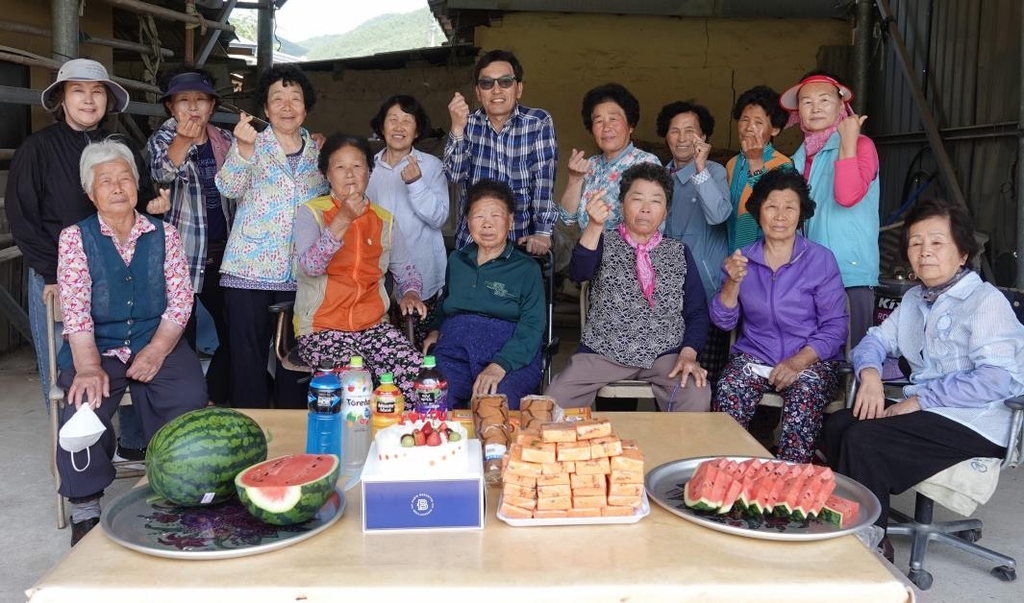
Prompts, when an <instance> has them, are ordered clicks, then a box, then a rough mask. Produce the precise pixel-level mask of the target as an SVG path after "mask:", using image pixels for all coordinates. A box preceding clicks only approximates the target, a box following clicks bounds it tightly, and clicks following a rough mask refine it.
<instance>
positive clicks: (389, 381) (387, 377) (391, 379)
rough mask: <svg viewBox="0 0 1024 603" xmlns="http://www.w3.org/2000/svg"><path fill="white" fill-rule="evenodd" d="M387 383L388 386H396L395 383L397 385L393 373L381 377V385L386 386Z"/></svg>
mask: <svg viewBox="0 0 1024 603" xmlns="http://www.w3.org/2000/svg"><path fill="white" fill-rule="evenodd" d="M385 383H387V384H388V385H394V383H395V376H394V375H392V374H391V373H384V374H383V375H381V376H380V384H381V385H384V384H385Z"/></svg>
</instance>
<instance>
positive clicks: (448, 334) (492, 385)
mask: <svg viewBox="0 0 1024 603" xmlns="http://www.w3.org/2000/svg"><path fill="white" fill-rule="evenodd" d="M515 207H516V206H515V197H514V196H513V194H512V189H511V188H509V187H508V185H507V184H505V183H502V182H498V181H495V180H489V179H486V178H485V179H483V180H480V181H478V182H476V183H475V184H473V185H471V186H470V187H469V189H467V191H466V220H467V226H468V228H469V234H470V236H471V237H472V238H473V242H472V243H470V244H469V245H467V246H466V247H463V248H462V249H459V250H457V251H455V252H453V253H452V254H451V256H450V257H449V258H448V275H447V279H446V283H445V285H446V286H445V294H444V299H443V300H442V302H441V305H440V306H438V312H437V314H438V315H437V317H436V318H435V319H434V321H433V323H432V325H431V326H432V327H433V330H432V331H431V333H430V335H428V336H427V340H426V341H425V342H424V345H423V350H424V352H426V351H427V349H428V348H429V347H430V346H431V345H432V344H434V343H435V342H436V343H437V346H436V348H435V349H434V356H435V357H436V358H437V368H438V369H439V370H440V371H441V373H442V374H443V375H444V376H445V377H446V378H447V379H448V405H449V407H456V406H458V407H465V405H466V404H467V403H468V402H469V400H470V398H471V397H472V396H474V395H478V394H494V393H498V394H505V395H506V396H507V397H508V403H509V407H510V408H513V409H517V408H519V399H520V398H522V397H523V396H525V395H528V394H532V393H535V392H536V388H537V384H538V383H539V382H540V368H541V353H540V349H541V339H542V337H543V335H544V324H545V320H546V310H545V306H544V283H543V281H542V279H541V275H540V266H539V265H538V264H537V261H536V260H535V259H533V258H532V257H530V256H528V255H526V254H525V253H523V252H522V251H519V250H518V249H516V247H515V244H514V243H512V241H510V240H508V233H509V232H510V231H511V230H512V217H513V216H514V215H515Z"/></svg>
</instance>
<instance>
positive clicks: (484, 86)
mask: <svg viewBox="0 0 1024 603" xmlns="http://www.w3.org/2000/svg"><path fill="white" fill-rule="evenodd" d="M495 82H497V83H498V85H499V86H501V87H502V88H503V89H505V90H508V89H509V88H511V87H512V84H514V83H516V78H515V76H511V75H503V76H501V77H482V78H480V79H478V80H477V81H476V85H477V86H480V89H481V90H490V89H491V88H493V87H494V83H495Z"/></svg>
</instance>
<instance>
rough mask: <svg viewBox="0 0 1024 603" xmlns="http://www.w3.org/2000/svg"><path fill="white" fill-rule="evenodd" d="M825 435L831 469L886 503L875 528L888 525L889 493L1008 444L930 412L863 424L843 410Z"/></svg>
mask: <svg viewBox="0 0 1024 603" xmlns="http://www.w3.org/2000/svg"><path fill="white" fill-rule="evenodd" d="M822 437H823V439H824V443H825V452H826V454H827V455H828V462H829V465H830V466H831V467H832V469H833V470H835V471H837V472H839V473H842V474H843V475H845V476H847V477H851V478H853V479H855V480H857V481H858V482H860V483H861V484H863V485H864V486H866V487H867V488H868V489H869V490H871V491H872V492H873V493H874V494H875V496H877V497H878V501H879V502H881V503H882V513H881V515H879V517H878V521H876V522H875V524H876V525H878V526H879V527H881V528H883V529H885V527H886V525H888V523H889V495H890V494H900V493H901V492H903V491H905V490H906V489H907V488H910V487H911V486H913V485H914V484H917V483H918V482H921V481H924V480H925V479H928V478H929V477H931V476H933V475H935V474H936V473H938V472H939V471H942V470H943V469H947V468H949V467H952V466H953V465H956V464H957V463H959V462H961V461H965V460H967V459H971V458H974V457H976V456H980V457H1001V456H1003V454H1005V452H1006V447H1005V446H999V445H997V444H995V443H993V442H991V441H989V440H987V439H985V438H984V437H982V436H981V435H980V434H978V432H976V431H974V430H972V429H970V428H968V427H965V426H963V425H961V424H960V423H957V422H956V421H952V420H950V419H947V418H946V417H943V416H942V415H937V414H935V413H933V412H928V411H918V412H913V413H910V414H906V415H898V416H895V417H885V418H881V419H870V420H864V421H861V420H858V419H857V418H856V417H854V416H853V411H852V410H850V409H845V410H841V411H839V412H836V413H833V414H832V416H830V417H829V418H828V420H827V421H826V422H825V427H824V430H823V432H822Z"/></svg>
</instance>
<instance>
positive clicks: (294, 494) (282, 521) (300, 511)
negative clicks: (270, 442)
mask: <svg viewBox="0 0 1024 603" xmlns="http://www.w3.org/2000/svg"><path fill="white" fill-rule="evenodd" d="M286 463H291V465H289V466H296V465H297V466H301V465H303V464H305V465H306V466H307V467H310V468H314V467H315V471H316V472H317V473H316V475H318V476H319V477H316V478H314V479H309V480H308V481H304V480H303V476H302V474H301V473H298V474H296V476H295V480H296V481H295V483H292V484H289V485H287V486H281V485H273V486H269V488H270V489H272V490H274V496H265V495H264V493H263V489H262V487H261V485H260V483H261V478H262V476H265V475H267V474H271V473H273V472H274V471H275V470H276V469H278V468H280V467H282V466H284V465H285V464H286ZM324 463H327V465H326V470H325V468H324V467H325V466H323V464H324ZM318 464H319V465H321V466H317V465H318ZM340 467H341V462H340V459H338V457H337V456H335V455H333V454H324V455H316V454H297V455H287V456H282V457H277V458H274V459H270V460H269V461H264V462H262V463H257V464H255V465H253V466H252V467H249V468H248V469H245V470H244V471H241V472H239V474H238V475H237V476H236V477H235V488H236V490H237V492H238V499H239V500H240V501H242V506H244V507H245V509H246V510H247V511H249V513H250V514H252V516H253V517H255V518H256V519H259V520H260V521H262V522H264V523H268V524H271V525H276V526H289V525H295V524H299V523H303V522H306V521H309V520H310V519H312V518H313V517H315V516H316V514H317V512H318V511H319V510H320V508H321V507H323V506H324V504H325V503H326V502H327V500H328V499H329V498H330V497H331V495H332V494H333V493H334V488H335V484H336V483H337V481H338V471H339V468H340ZM275 483H276V481H275Z"/></svg>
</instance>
